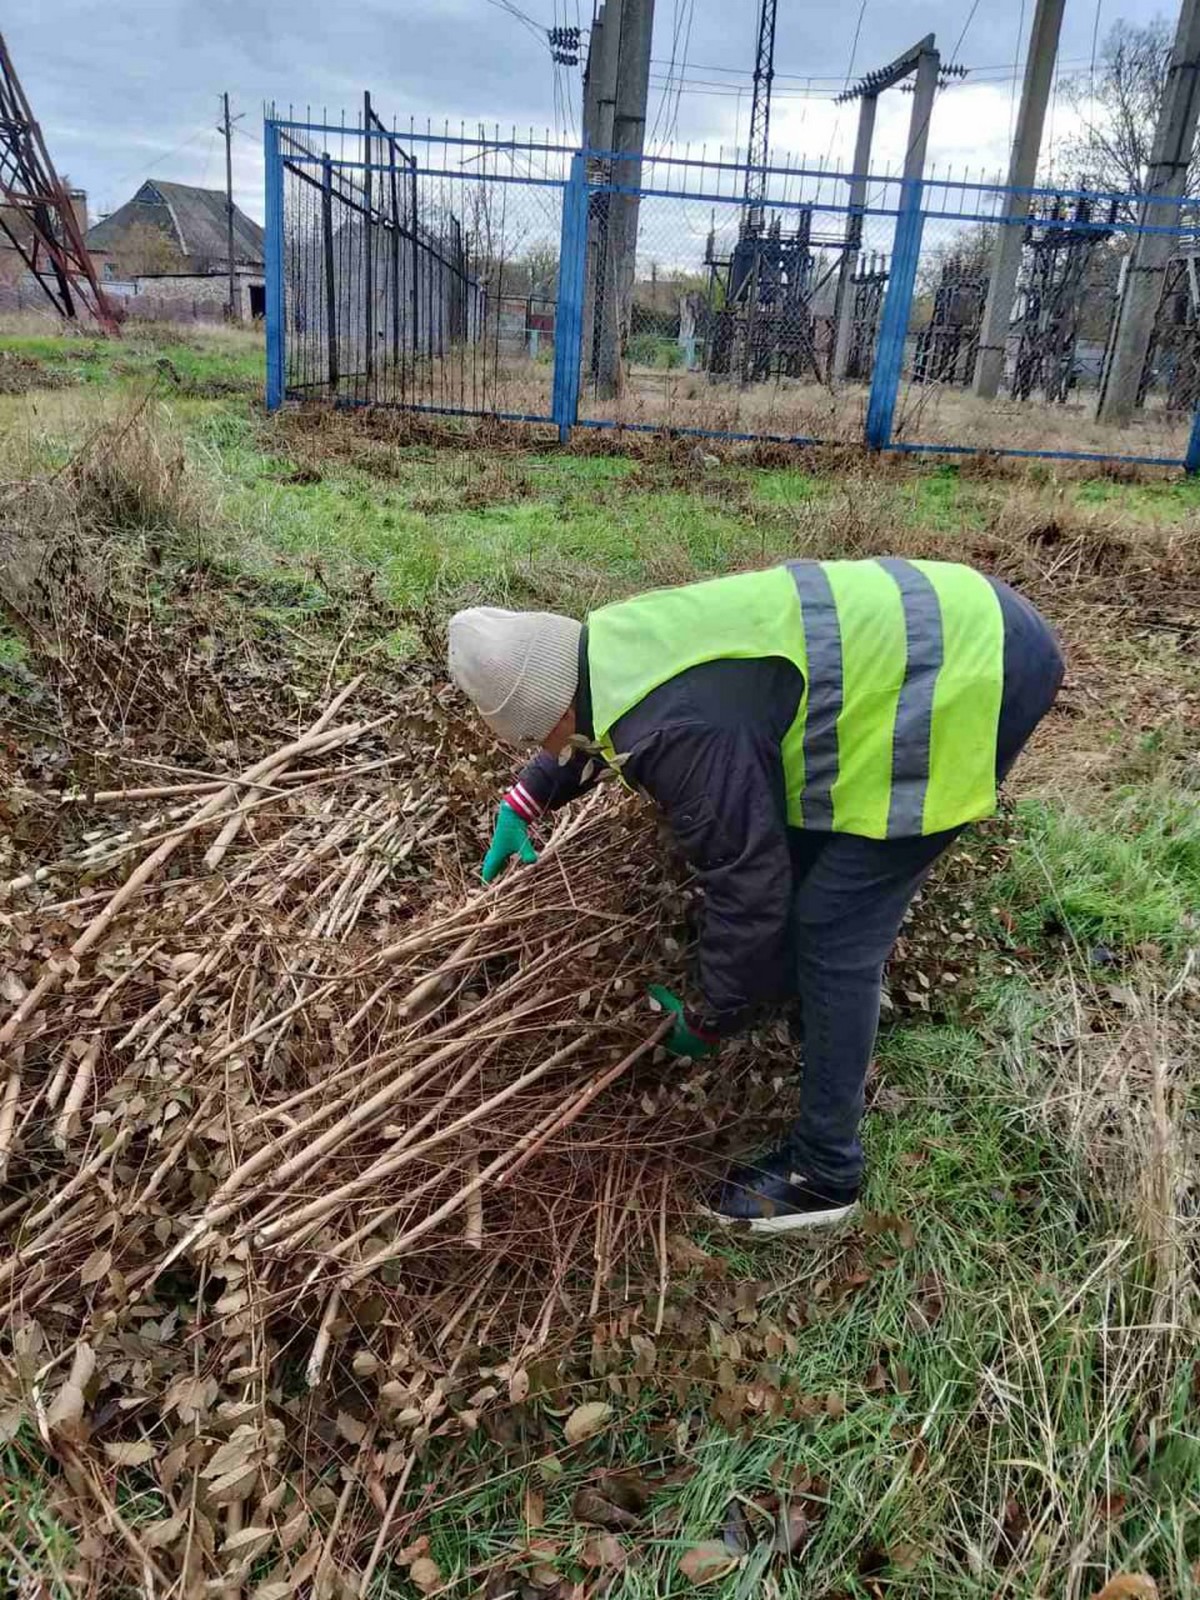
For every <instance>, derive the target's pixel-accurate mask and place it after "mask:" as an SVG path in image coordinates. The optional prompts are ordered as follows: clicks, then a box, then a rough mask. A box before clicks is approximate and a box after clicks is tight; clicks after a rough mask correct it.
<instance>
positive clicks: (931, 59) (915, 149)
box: [904, 34, 942, 181]
mask: <svg viewBox="0 0 1200 1600" xmlns="http://www.w3.org/2000/svg"><path fill="white" fill-rule="evenodd" d="M918 48H919V50H920V54H919V55H918V57H917V81H916V83H915V84H914V85H913V108H912V116H911V117H910V118H909V123H908V154H907V155H906V156H905V158H904V177H905V179H906V181H907V180H911V179H914V178H923V177H924V176H925V154H926V152H927V151H928V149H929V124H930V123H931V122H932V121H933V100H934V96H935V95H936V94H937V90H938V77H939V75H940V74H941V70H942V58H941V55H940V54H939V53H938V50H937V47H936V45H935V44H934V42H933V35H932V34H930V36H929V38H928V39H923V40H922V41H921V44H920V46H919V47H918Z"/></svg>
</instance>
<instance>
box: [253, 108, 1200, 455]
mask: <svg viewBox="0 0 1200 1600" xmlns="http://www.w3.org/2000/svg"><path fill="white" fill-rule="evenodd" d="M265 142H266V158H267V159H266V186H267V194H266V200H267V258H268V259H267V279H268V282H267V353H268V360H267V366H268V380H267V403H268V405H269V406H271V407H277V406H279V405H281V404H283V403H284V402H285V401H296V400H324V401H327V402H332V403H335V404H338V405H386V406H396V407H401V408H404V409H408V410H412V411H418V412H430V413H435V414H442V415H451V416H464V417H471V416H478V417H498V418H502V419H506V420H511V421H520V422H528V423H541V424H549V425H552V426H555V427H557V429H558V431H559V434H560V436H561V437H564V438H565V437H567V436H568V435H569V434H570V432H571V430H572V429H574V428H594V429H630V430H641V431H653V432H659V431H662V430H670V431H672V432H674V433H679V434H684V435H695V436H698V437H707V438H717V439H764V440H778V441H782V442H789V443H791V442H794V443H822V442H838V441H840V442H865V443H866V444H868V445H869V446H871V447H872V448H876V449H894V450H903V451H921V452H937V453H950V454H964V453H976V452H981V451H984V452H995V453H999V454H1006V455H1024V456H1035V457H1039V456H1045V457H1048V458H1064V459H1076V460H1080V459H1082V460H1100V461H1127V462H1138V463H1150V464H1155V465H1163V466H1181V465H1184V466H1187V467H1188V469H1189V470H1196V469H1197V468H1198V467H1200V230H1198V228H1197V218H1196V215H1195V213H1194V208H1193V207H1192V206H1191V205H1181V204H1180V203H1179V202H1177V201H1170V202H1168V201H1164V200H1156V201H1148V200H1147V199H1146V198H1145V197H1144V196H1137V195H1117V194H1099V193H1093V192H1089V191H1086V190H1079V189H1049V188H1040V189H1030V190H1023V191H1019V192H1017V191H1012V190H1009V189H1007V188H1005V187H1004V186H1003V185H1000V184H998V183H988V182H985V181H975V180H972V179H969V178H968V177H967V176H966V175H963V176H960V177H954V176H953V175H951V174H946V173H942V174H940V175H939V174H938V173H936V172H932V173H930V174H929V175H928V176H927V177H926V178H925V179H924V180H923V181H922V180H908V181H905V180H903V179H901V178H899V177H896V176H895V175H892V174H889V173H882V174H879V175H868V176H866V177H862V176H861V175H860V176H859V177H856V176H855V175H854V174H850V173H843V172H840V171H834V170H831V169H830V168H829V167H828V166H825V165H819V166H816V167H805V166H803V165H799V164H789V163H779V164H775V165H772V166H770V167H768V168H765V169H763V170H762V171H761V172H759V173H756V175H755V176H756V179H757V180H759V181H756V183H755V184H754V185H753V192H754V194H755V197H756V198H755V201H754V203H753V204H747V202H746V200H745V194H746V192H747V184H746V176H747V174H746V168H745V164H744V163H743V162H739V161H737V160H735V159H730V160H726V159H724V158H723V157H721V156H720V155H718V156H717V157H715V158H710V157H709V155H708V154H707V152H701V153H700V154H699V155H698V156H692V155H691V154H690V153H685V154H683V155H681V154H679V153H678V151H671V152H665V151H653V152H651V153H649V154H647V155H644V156H642V157H641V158H640V159H639V160H637V161H636V162H635V161H633V160H631V159H629V158H626V157H621V156H619V155H614V154H613V153H611V152H593V151H583V150H578V149H574V148H570V147H567V146H564V145H562V144H561V143H557V142H555V141H553V140H551V139H549V138H546V139H542V140H538V139H535V138H534V137H532V135H531V136H529V137H528V138H525V139H520V138H518V137H517V136H516V135H515V134H513V135H512V136H510V137H503V136H502V135H501V133H500V131H499V129H493V130H491V131H489V130H487V129H485V128H483V127H479V128H478V129H476V130H475V131H473V132H470V133H469V132H467V131H466V130H465V129H463V130H461V131H460V132H459V133H457V134H452V133H451V132H450V131H449V129H443V130H442V131H441V132H434V131H433V130H432V129H430V128H426V129H425V130H424V131H423V132H422V131H418V130H417V129H416V128H415V127H410V128H409V129H408V130H406V131H404V132H400V131H398V130H396V129H395V128H391V129H388V128H387V127H385V126H384V125H383V123H382V122H381V121H379V119H378V118H377V117H376V116H375V115H374V113H373V111H372V110H371V108H370V104H369V101H367V102H366V104H365V106H364V113H363V116H362V118H361V120H360V121H359V122H358V124H357V125H356V126H354V127H347V126H346V125H344V124H342V125H334V124H329V123H313V122H298V121H295V120H292V119H280V118H269V119H268V121H267V123H266V129H265ZM1011 228H1016V229H1019V230H1020V232H1021V250H1020V266H1019V271H1018V275H1017V283H1016V291H1015V294H1014V296H1013V298H1012V306H1011V315H1010V317H1009V319H1008V323H1007V332H1006V335H1005V337H1004V338H1003V341H1002V343H998V344H996V345H995V346H993V347H992V350H991V352H990V356H991V368H992V373H991V381H990V383H989V382H988V381H987V380H986V367H987V362H986V361H985V355H986V354H987V352H985V350H984V346H983V328H984V325H985V309H986V306H987V302H988V296H989V291H990V274H991V268H992V260H993V255H994V252H995V246H996V241H997V237H998V234H999V231H1000V230H1001V229H1011ZM1147 241H1152V242H1154V243H1155V244H1156V245H1158V244H1161V245H1162V246H1163V247H1162V248H1161V249H1158V250H1157V251H1156V255H1157V261H1156V264H1155V267H1154V271H1155V273H1156V275H1157V276H1156V279H1155V293H1156V295H1157V297H1158V299H1157V315H1156V319H1155V321H1154V325H1153V328H1152V330H1151V332H1150V337H1149V347H1148V349H1146V351H1145V355H1144V360H1141V351H1140V350H1139V352H1138V355H1139V360H1141V364H1140V367H1139V369H1138V372H1137V374H1136V376H1137V377H1138V379H1139V381H1138V382H1137V383H1136V385H1135V387H1136V391H1137V392H1136V400H1133V399H1132V398H1131V402H1130V405H1129V406H1127V407H1126V408H1125V414H1123V415H1122V416H1121V420H1120V421H1112V420H1101V417H1104V418H1106V419H1107V418H1108V417H1109V416H1110V414H1111V411H1112V409H1113V408H1112V406H1111V405H1102V400H1103V399H1104V397H1105V395H1106V387H1107V386H1109V385H1110V384H1112V382H1113V381H1114V380H1113V375H1114V373H1115V372H1116V371H1117V370H1118V368H1119V364H1120V361H1121V360H1124V361H1125V370H1126V373H1128V353H1127V352H1125V354H1124V355H1123V356H1119V355H1118V353H1117V352H1118V347H1119V345H1120V329H1121V323H1120V318H1121V307H1122V304H1123V300H1124V297H1125V296H1126V294H1127V288H1128V284H1129V282H1130V280H1131V275H1134V274H1136V273H1138V272H1142V273H1144V271H1145V263H1144V261H1143V259H1142V257H1141V256H1138V255H1137V254H1136V252H1137V251H1138V249H1139V247H1140V248H1141V249H1142V250H1143V251H1145V249H1146V243H1147ZM1159 279H1161V284H1160V283H1159Z"/></svg>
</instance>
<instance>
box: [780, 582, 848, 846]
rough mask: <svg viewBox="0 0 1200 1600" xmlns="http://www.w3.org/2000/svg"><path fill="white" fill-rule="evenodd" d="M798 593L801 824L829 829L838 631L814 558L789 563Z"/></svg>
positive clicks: (838, 697)
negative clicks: (804, 676) (804, 659)
mask: <svg viewBox="0 0 1200 1600" xmlns="http://www.w3.org/2000/svg"><path fill="white" fill-rule="evenodd" d="M788 571H789V572H790V573H791V575H792V579H793V581H794V582H795V585H796V593H797V594H798V595H799V596H800V611H801V614H802V616H803V618H804V643H805V651H806V653H807V656H808V710H807V713H806V715H805V719H804V796H803V800H802V805H803V811H804V826H805V827H806V828H824V829H830V828H832V827H833V786H834V784H835V783H836V782H837V775H838V718H839V717H840V716H841V714H842V633H841V629H840V627H839V626H838V614H837V602H836V601H835V600H834V598H833V590H832V588H831V587H830V584H829V579H828V577H827V576H826V574H825V570H824V568H823V567H822V566H820V565H819V563H818V562H816V561H789V562H788Z"/></svg>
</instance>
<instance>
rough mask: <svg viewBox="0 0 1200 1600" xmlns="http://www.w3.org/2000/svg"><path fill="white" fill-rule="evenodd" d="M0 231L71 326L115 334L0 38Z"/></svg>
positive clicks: (73, 217)
mask: <svg viewBox="0 0 1200 1600" xmlns="http://www.w3.org/2000/svg"><path fill="white" fill-rule="evenodd" d="M0 229H2V230H3V232H4V234H5V236H6V237H7V239H8V241H9V243H10V244H11V245H12V247H13V249H14V250H15V251H16V252H17V254H18V255H19V256H20V258H21V260H22V261H23V262H24V263H25V265H26V267H27V268H28V269H29V271H30V273H31V274H32V276H33V277H34V279H35V280H36V281H37V283H39V284H40V285H41V287H42V289H43V291H44V292H45V294H46V297H47V299H48V300H49V301H50V303H51V305H52V306H53V307H54V309H55V310H56V311H57V312H58V313H59V315H60V316H62V317H65V318H67V319H68V320H71V321H78V320H80V318H81V317H90V318H91V319H93V320H94V321H95V323H96V325H97V326H98V327H99V328H100V329H101V330H102V331H103V332H104V333H108V334H116V333H118V332H119V328H118V324H117V318H116V316H115V314H114V312H113V309H112V306H111V305H110V304H109V301H108V299H107V298H106V296H105V294H104V291H103V289H101V287H100V283H99V280H98V279H97V277H96V269H95V267H94V266H93V265H92V260H91V257H90V256H89V255H88V251H87V246H86V245H85V243H84V240H83V233H82V230H81V229H80V226H79V220H78V218H77V217H76V215H75V208H74V206H73V204H72V202H71V196H70V195H69V193H68V192H67V188H66V185H65V184H64V183H63V181H62V179H61V178H60V177H59V176H58V173H57V172H56V171H55V170H54V163H53V162H52V161H51V159H50V152H49V151H48V150H47V149H46V142H45V140H44V139H43V138H42V131H41V129H40V128H39V127H38V124H37V121H36V119H35V118H34V115H33V111H32V110H31V108H30V105H29V101H28V99H27V98H26V95H25V91H24V89H23V88H22V87H21V80H20V79H19V78H18V77H17V69H16V68H15V67H14V66H13V61H12V57H11V56H10V55H9V53H8V46H7V45H6V44H5V42H4V39H3V36H0Z"/></svg>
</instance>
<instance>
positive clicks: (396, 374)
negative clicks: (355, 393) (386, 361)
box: [388, 134, 404, 394]
mask: <svg viewBox="0 0 1200 1600" xmlns="http://www.w3.org/2000/svg"><path fill="white" fill-rule="evenodd" d="M388 188H389V190H390V198H391V202H392V234H391V238H390V240H389V241H388V242H389V244H390V245H391V251H392V293H391V312H392V392H393V394H394V393H395V392H396V385H397V383H399V385H400V389H401V393H403V389H404V380H403V377H402V376H401V373H402V368H401V364H400V194H399V190H398V189H397V187H396V136H395V134H389V135H388Z"/></svg>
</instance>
